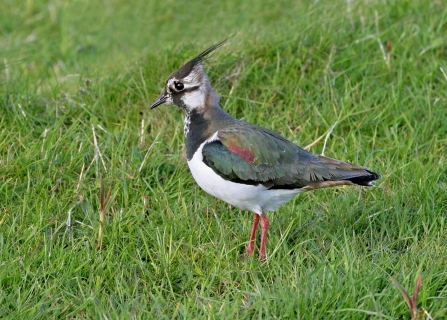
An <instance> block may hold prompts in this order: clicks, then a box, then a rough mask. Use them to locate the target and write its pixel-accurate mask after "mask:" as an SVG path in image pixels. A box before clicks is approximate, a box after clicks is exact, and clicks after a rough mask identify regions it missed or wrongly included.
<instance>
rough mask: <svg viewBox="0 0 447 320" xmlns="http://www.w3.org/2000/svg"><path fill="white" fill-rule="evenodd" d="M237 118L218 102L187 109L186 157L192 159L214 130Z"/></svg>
mask: <svg viewBox="0 0 447 320" xmlns="http://www.w3.org/2000/svg"><path fill="white" fill-rule="evenodd" d="M237 121H238V120H236V119H234V118H233V117H231V116H230V115H229V114H228V113H226V112H225V111H224V110H222V108H221V107H220V106H219V104H214V105H208V106H205V107H204V108H201V109H194V110H190V111H187V112H186V114H185V127H184V133H185V143H186V157H187V159H188V161H189V160H191V159H192V157H193V156H194V153H195V152H196V150H197V149H198V148H199V146H200V145H201V144H202V143H203V142H204V141H205V140H207V139H209V138H210V137H211V136H212V135H213V134H214V133H215V132H216V131H218V130H219V129H222V128H225V127H227V126H228V125H231V123H233V122H237Z"/></svg>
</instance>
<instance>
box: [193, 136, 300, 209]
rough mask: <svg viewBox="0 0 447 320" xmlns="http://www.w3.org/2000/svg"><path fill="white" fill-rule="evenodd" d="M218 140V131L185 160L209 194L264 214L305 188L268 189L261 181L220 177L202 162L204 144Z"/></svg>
mask: <svg viewBox="0 0 447 320" xmlns="http://www.w3.org/2000/svg"><path fill="white" fill-rule="evenodd" d="M214 140H217V132H216V133H215V134H214V135H213V136H212V137H211V138H210V139H208V140H207V141H205V142H204V143H202V144H201V145H200V147H199V148H198V150H197V151H196V153H195V154H194V156H193V157H192V159H191V160H190V161H188V166H189V169H190V170H191V173H192V176H193V177H194V179H195V180H196V182H197V184H198V185H199V186H200V187H201V188H202V189H203V190H205V191H206V192H207V193H209V194H210V195H212V196H214V197H216V198H219V199H221V200H223V201H225V202H228V203H229V204H231V205H233V206H235V207H237V208H239V209H242V210H249V211H251V212H255V213H257V214H265V213H267V212H269V211H274V210H276V209H278V207H279V206H281V205H283V204H285V203H287V202H289V201H290V200H292V198H293V197H294V196H295V195H296V194H298V193H300V192H303V191H305V190H302V189H291V190H281V189H267V188H266V187H264V186H263V185H261V184H260V185H257V186H253V185H247V184H238V183H234V182H231V181H228V180H225V179H223V178H222V177H220V176H219V175H218V174H216V173H215V172H214V171H213V169H211V168H210V167H208V166H207V165H206V164H205V163H203V155H202V149H203V146H204V145H205V144H206V143H208V142H211V141H214Z"/></svg>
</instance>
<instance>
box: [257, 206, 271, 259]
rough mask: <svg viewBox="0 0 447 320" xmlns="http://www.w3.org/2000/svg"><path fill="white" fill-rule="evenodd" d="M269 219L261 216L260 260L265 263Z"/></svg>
mask: <svg viewBox="0 0 447 320" xmlns="http://www.w3.org/2000/svg"><path fill="white" fill-rule="evenodd" d="M269 225H270V222H269V219H268V218H267V216H266V215H262V216H261V232H262V233H261V247H260V248H259V260H261V261H265V257H266V256H265V247H266V243H267V232H268V231H269Z"/></svg>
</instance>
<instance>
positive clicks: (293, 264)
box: [0, 0, 447, 319]
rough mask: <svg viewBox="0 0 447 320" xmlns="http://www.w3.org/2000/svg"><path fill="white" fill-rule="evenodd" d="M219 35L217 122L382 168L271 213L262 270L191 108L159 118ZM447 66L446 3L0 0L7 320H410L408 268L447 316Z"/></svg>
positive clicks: (2, 260)
mask: <svg viewBox="0 0 447 320" xmlns="http://www.w3.org/2000/svg"><path fill="white" fill-rule="evenodd" d="M230 35H232V38H231V39H230V41H229V43H228V45H226V46H224V47H223V48H221V49H219V50H218V51H216V52H214V53H213V54H212V55H211V56H210V57H209V59H207V61H205V70H206V71H207V72H208V74H209V76H210V79H211V82H212V84H213V86H214V88H215V90H216V91H217V92H218V93H219V94H220V95H221V106H222V107H223V108H224V109H225V110H226V111H227V112H228V113H230V114H231V115H233V116H234V117H236V118H240V119H244V120H245V121H249V122H252V123H256V124H258V125H261V126H263V127H266V128H269V129H271V130H274V131H276V132H278V133H280V134H282V135H284V136H285V137H287V138H288V139H290V140H292V141H294V142H295V143H297V144H298V145H300V146H302V147H304V146H308V145H312V146H311V147H310V151H312V152H314V153H322V152H323V146H324V140H325V138H326V137H328V139H327V143H326V147H325V148H324V154H325V155H326V156H329V157H332V158H337V159H342V160H346V161H350V162H354V163H359V164H362V165H365V166H368V167H370V168H371V169H372V170H373V171H375V172H378V173H380V174H381V175H382V179H380V180H378V181H377V183H376V187H374V188H361V187H337V188H330V189H324V190H318V191H314V192H309V193H305V194H301V195H299V196H297V197H295V199H294V200H293V201H292V202H290V203H289V204H287V205H285V206H283V207H281V208H280V209H279V210H278V211H277V212H273V213H270V214H269V218H270V221H271V224H270V226H271V227H270V232H269V245H268V247H267V254H268V257H267V261H266V263H263V264H262V263H260V262H259V261H258V260H257V259H256V256H255V257H254V258H244V257H243V253H244V250H245V246H246V244H247V241H248V237H249V233H250V229H251V223H252V214H251V213H250V212H242V211H240V210H237V209H236V208H231V207H230V206H229V205H227V204H225V203H224V202H221V201H219V200H217V199H214V198H212V197H210V196H208V195H206V194H205V193H204V192H203V191H202V190H201V189H200V188H199V187H198V185H197V184H196V183H195V182H194V180H193V178H192V177H191V175H190V173H189V169H188V167H187V164H186V158H185V147H184V140H183V114H182V111H181V110H180V109H177V108H176V107H174V106H160V107H159V108H157V109H155V110H151V111H150V110H149V106H150V104H151V103H152V102H153V101H154V100H155V99H156V98H157V97H158V95H159V93H160V92H161V90H162V89H163V86H164V82H165V80H166V79H167V77H168V76H169V74H170V73H171V72H173V71H174V70H176V69H177V68H178V67H180V66H181V65H182V64H183V63H184V62H186V61H187V60H189V59H191V58H193V57H194V56H196V55H197V54H198V53H200V52H201V51H203V50H204V49H205V48H207V47H209V46H211V45H213V44H215V43H217V42H219V41H221V40H222V39H224V38H226V37H228V36H230ZM446 57H447V7H446V6H445V3H444V2H443V1H440V0H437V1H425V0H415V1H407V0H402V1H397V0H396V1H388V0H383V1H379V0H371V1H342V0H335V1H327V0H321V1H269V0H263V1H256V0H248V1H235V0H231V1H226V2H216V1H189V2H184V1H176V0H171V1H144V0H132V1H117V0H111V1H102V2H99V1H81V0H74V1H63V0H53V1H43V0H28V1H26V2H23V3H22V2H20V1H14V0H4V1H2V2H1V3H0V101H1V102H0V318H2V319H59V318H70V319H78V318H79V319H96V318H98V319H99V318H104V319H129V318H132V319H140V318H141V319H152V318H154V319H172V318H178V319H192V318H210V319H225V318H233V319H253V318H255V319H258V318H262V319H264V318H267V319H279V318H281V319H283V318H290V319H409V318H410V310H409V308H408V306H407V305H406V302H405V300H404V298H403V296H402V295H401V293H400V291H399V290H398V285H397V286H396V284H395V283H393V281H392V280H391V277H393V278H395V279H396V281H397V282H398V283H400V284H401V285H402V287H403V288H405V289H406V290H407V291H408V292H411V294H412V292H413V290H414V286H415V282H416V279H417V278H418V276H419V275H421V276H422V287H421V289H420V292H419V294H418V297H417V308H418V310H419V312H420V314H421V317H422V319H443V318H445V317H446V315H447V262H446V261H447V260H446V257H447V215H446V211H447V58H446ZM334 124H336V125H335V127H334V130H333V131H332V133H331V134H330V135H326V133H327V132H328V130H329V129H330V128H331V127H332V126H333V125H334ZM319 138H321V139H320V140H318V139H319ZM101 181H102V182H103V183H102V184H103V188H101ZM101 191H102V192H103V193H104V196H105V195H106V194H107V193H108V192H110V193H109V195H110V198H109V199H108V201H107V203H106V204H105V206H104V208H103V210H101V204H103V205H104V202H105V201H101ZM101 211H102V212H103V213H104V214H105V217H104V221H103V222H102V223H100V212H101ZM100 229H101V230H102V233H103V237H102V241H101V243H99V242H98V241H99V233H100ZM258 243H259V239H258Z"/></svg>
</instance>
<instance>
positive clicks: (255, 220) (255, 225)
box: [245, 213, 259, 256]
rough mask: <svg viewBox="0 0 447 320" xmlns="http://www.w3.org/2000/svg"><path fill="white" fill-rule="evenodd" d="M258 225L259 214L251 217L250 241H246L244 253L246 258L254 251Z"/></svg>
mask: <svg viewBox="0 0 447 320" xmlns="http://www.w3.org/2000/svg"><path fill="white" fill-rule="evenodd" d="M258 224H259V214H257V213H254V217H253V227H252V228H251V233H250V240H249V241H248V245H247V251H246V252H245V255H246V256H251V255H252V254H253V251H254V250H255V237H256V229H258Z"/></svg>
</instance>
